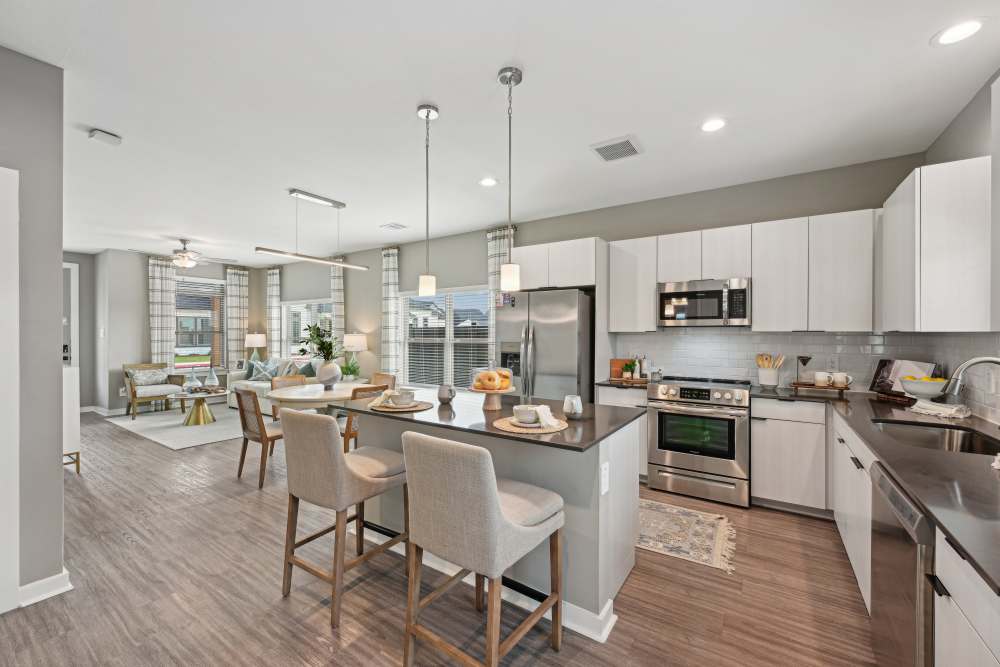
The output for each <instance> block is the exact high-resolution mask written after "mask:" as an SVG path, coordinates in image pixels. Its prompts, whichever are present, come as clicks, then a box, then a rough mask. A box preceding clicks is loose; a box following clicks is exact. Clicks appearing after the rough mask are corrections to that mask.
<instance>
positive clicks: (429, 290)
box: [417, 273, 437, 296]
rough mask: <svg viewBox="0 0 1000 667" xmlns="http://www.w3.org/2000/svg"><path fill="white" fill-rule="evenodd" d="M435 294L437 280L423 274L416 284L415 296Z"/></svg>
mask: <svg viewBox="0 0 1000 667" xmlns="http://www.w3.org/2000/svg"><path fill="white" fill-rule="evenodd" d="M436 293H437V278H435V277H434V276H433V275H431V274H427V273H425V274H423V275H421V276H420V278H419V281H418V282H417V296H434V295H435V294H436Z"/></svg>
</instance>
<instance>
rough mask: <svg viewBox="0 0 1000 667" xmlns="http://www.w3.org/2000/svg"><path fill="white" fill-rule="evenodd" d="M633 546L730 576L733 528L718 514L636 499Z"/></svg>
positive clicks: (733, 538)
mask: <svg viewBox="0 0 1000 667" xmlns="http://www.w3.org/2000/svg"><path fill="white" fill-rule="evenodd" d="M636 546H637V547H639V548H640V549H646V550H647V551H655V552H656V553H661V554H666V555H667V556H673V557H674V558H683V559H684V560H689V561H691V562H692V563H699V564H701V565H707V566H709V567H714V568H717V569H719V570H724V571H726V572H728V573H730V574H732V572H733V564H732V560H733V552H734V551H735V550H736V529H735V528H733V525H732V524H731V523H730V522H729V519H727V518H726V517H724V516H722V515H721V514H710V513H708V512H700V511H698V510H692V509H687V508H685V507H677V506H676V505H667V504H666V503H659V502H656V501H655V500H646V499H644V498H640V499H639V541H638V543H637V544H636Z"/></svg>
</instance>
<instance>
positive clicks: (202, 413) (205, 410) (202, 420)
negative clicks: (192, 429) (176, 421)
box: [167, 389, 230, 426]
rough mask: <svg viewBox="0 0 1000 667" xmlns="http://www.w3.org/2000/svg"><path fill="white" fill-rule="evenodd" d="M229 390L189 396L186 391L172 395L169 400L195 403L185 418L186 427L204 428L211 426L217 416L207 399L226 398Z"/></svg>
mask: <svg viewBox="0 0 1000 667" xmlns="http://www.w3.org/2000/svg"><path fill="white" fill-rule="evenodd" d="M229 393H230V392H229V390H228V389H226V390H224V391H219V392H214V393H211V394H203V393H196V394H189V393H187V392H185V391H179V392H177V393H175V394H170V395H169V396H167V398H170V399H174V400H178V401H179V400H181V399H184V400H185V401H194V405H192V406H191V409H190V410H188V413H187V416H186V417H185V418H184V425H185V426H203V425H204V424H211V423H213V422H214V421H215V415H213V414H212V410H211V408H209V407H208V403H206V402H205V399H207V398H225V397H226V396H228V395H229Z"/></svg>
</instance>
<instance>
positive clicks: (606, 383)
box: [594, 380, 656, 390]
mask: <svg viewBox="0 0 1000 667" xmlns="http://www.w3.org/2000/svg"><path fill="white" fill-rule="evenodd" d="M594 384H595V385H596V386H598V387H614V388H615V389H643V390H645V389H646V387H648V386H649V385H651V384H656V383H655V382H647V383H643V384H624V383H622V382H612V381H611V380H601V381H600V382H595V383H594Z"/></svg>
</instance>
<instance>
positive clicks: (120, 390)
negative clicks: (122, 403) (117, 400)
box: [118, 387, 125, 398]
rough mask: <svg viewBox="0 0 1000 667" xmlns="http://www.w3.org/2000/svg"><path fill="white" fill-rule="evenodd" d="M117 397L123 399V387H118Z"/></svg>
mask: <svg viewBox="0 0 1000 667" xmlns="http://www.w3.org/2000/svg"><path fill="white" fill-rule="evenodd" d="M118 395H119V396H121V397H122V398H125V387H118Z"/></svg>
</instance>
